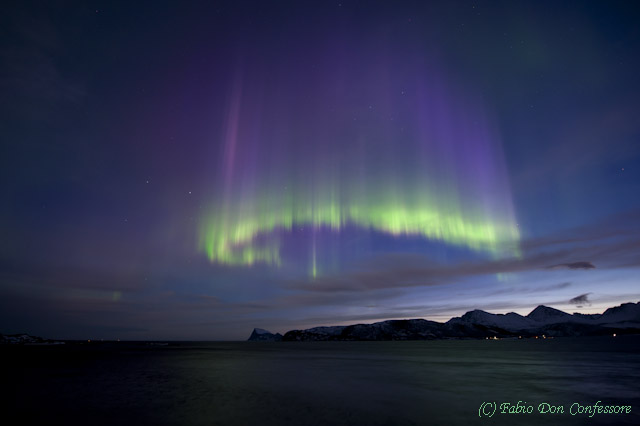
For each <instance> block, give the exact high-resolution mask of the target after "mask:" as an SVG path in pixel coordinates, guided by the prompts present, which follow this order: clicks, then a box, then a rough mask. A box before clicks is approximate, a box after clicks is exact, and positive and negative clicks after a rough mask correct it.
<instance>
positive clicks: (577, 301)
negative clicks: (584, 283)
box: [569, 293, 591, 308]
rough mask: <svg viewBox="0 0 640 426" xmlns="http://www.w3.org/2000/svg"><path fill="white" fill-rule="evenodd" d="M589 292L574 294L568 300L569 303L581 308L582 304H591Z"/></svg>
mask: <svg viewBox="0 0 640 426" xmlns="http://www.w3.org/2000/svg"><path fill="white" fill-rule="evenodd" d="M590 294H591V293H585V294H581V295H580V296H576V297H574V298H573V299H571V300H569V303H571V304H572V305H579V306H578V307H579V308H581V307H582V306H583V305H587V306H591V301H590V300H589V295H590Z"/></svg>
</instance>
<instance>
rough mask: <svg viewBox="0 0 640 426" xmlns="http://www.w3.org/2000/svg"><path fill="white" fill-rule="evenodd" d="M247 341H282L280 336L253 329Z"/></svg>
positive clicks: (260, 329)
mask: <svg viewBox="0 0 640 426" xmlns="http://www.w3.org/2000/svg"><path fill="white" fill-rule="evenodd" d="M249 340H250V341H257V342H279V341H280V340H282V334H280V333H276V334H273V333H272V332H270V331H268V330H265V329H262V328H254V329H253V331H252V332H251V336H249Z"/></svg>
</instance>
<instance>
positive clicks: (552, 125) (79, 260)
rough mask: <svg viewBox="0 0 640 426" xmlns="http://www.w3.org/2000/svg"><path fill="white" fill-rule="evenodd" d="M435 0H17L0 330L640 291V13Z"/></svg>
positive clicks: (179, 331)
mask: <svg viewBox="0 0 640 426" xmlns="http://www.w3.org/2000/svg"><path fill="white" fill-rule="evenodd" d="M425 3H426V2H403V1H388V2H370V1H367V2H365V1H361V2H356V1H336V2H325V1H323V2H320V1H318V2H313V1H310V2H287V1H277V2H276V1H273V2H272V1H255V2H252V1H249V2H242V1H240V2H237V1H235V2H231V1H230V2H134V3H133V4H130V2H74V1H71V2H56V3H51V2H29V1H20V2H11V3H9V4H8V5H7V6H5V13H3V14H2V17H1V18H0V24H1V25H0V27H1V28H2V30H1V32H0V34H1V35H0V56H1V60H0V91H1V93H2V96H1V99H2V101H1V102H0V110H1V112H2V115H1V116H0V117H1V118H0V130H1V134H2V144H1V151H0V162H1V170H2V172H1V173H2V178H1V180H0V190H1V191H2V204H1V206H0V223H1V228H0V236H1V238H0V327H1V329H0V331H1V332H4V333H14V332H23V331H24V332H30V333H32V334H40V335H45V336H50V337H59V338H80V339H84V338H94V339H95V338H105V339H112V338H121V339H211V340H213V339H243V338H245V337H246V336H248V333H250V331H251V329H252V328H253V327H262V328H267V329H270V330H272V331H280V332H283V331H287V330H289V329H294V328H301V327H308V326H314V325H331V324H342V323H351V322H372V321H376V320H381V319H388V318H428V319H435V320H446V319H448V318H449V317H451V316H456V315H460V314H462V313H464V312H465V311H467V310H470V309H474V308H480V309H486V310H489V311H493V312H508V311H517V312H521V313H527V312H528V311H530V310H531V309H533V308H534V307H535V306H536V305H538V304H541V303H544V304H548V305H552V306H554V307H557V308H560V309H565V310H569V311H581V312H600V311H602V310H603V309H604V308H606V307H608V306H612V305H615V304H619V303H621V302H627V301H637V300H638V299H639V298H640V297H639V296H640V290H639V288H640V287H639V284H640V282H638V276H639V274H638V266H639V265H640V227H639V225H638V223H640V222H639V219H640V197H638V195H637V194H639V193H640V140H639V138H640V124H639V123H640V120H638V111H640V105H639V104H640V101H639V99H640V96H638V95H640V87H639V85H640V81H639V80H638V78H637V75H639V74H640V72H639V71H640V63H639V59H638V55H637V52H639V51H640V29H639V27H638V25H637V22H638V19H639V18H640V13H639V12H640V8H638V6H637V5H635V4H634V3H633V2H584V1H583V2H551V1H549V2H482V1H469V2H467V1H461V2H455V3H454V2H429V3H428V4H425ZM584 295H586V297H583V298H581V299H580V300H582V301H583V302H584V303H580V304H576V303H571V302H570V300H571V299H573V298H575V297H577V296H584Z"/></svg>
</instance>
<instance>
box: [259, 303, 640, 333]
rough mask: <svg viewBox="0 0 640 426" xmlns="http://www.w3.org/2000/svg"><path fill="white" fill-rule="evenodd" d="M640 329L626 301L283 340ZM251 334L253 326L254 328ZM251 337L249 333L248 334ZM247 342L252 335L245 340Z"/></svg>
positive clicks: (474, 314)
mask: <svg viewBox="0 0 640 426" xmlns="http://www.w3.org/2000/svg"><path fill="white" fill-rule="evenodd" d="M614 332H615V333H640V302H638V303H625V304H623V305H621V306H616V307H614V308H609V309H607V310H606V311H605V312H604V313H602V314H593V315H585V314H577V313H576V314H568V313H566V312H563V311H560V310H558V309H554V308H551V307H548V306H543V305H540V306H538V307H536V308H535V309H534V310H533V311H531V313H529V314H528V315H527V316H522V315H519V314H516V313H515V312H510V313H508V314H492V313H489V312H485V311H481V310H477V309H476V310H473V311H470V312H467V313H466V314H464V315H462V316H461V317H456V318H452V319H450V320H449V321H447V322H446V323H439V322H434V321H427V320H423V319H411V320H390V321H382V322H377V323H373V324H354V325H349V326H335V327H314V328H310V329H307V330H291V331H289V332H287V333H285V335H284V336H283V337H282V340H285V341H310V340H311V341H318V340H428V339H449V338H484V337H531V336H538V335H546V336H578V335H580V336H582V335H611V334H613V333H614ZM254 333H255V330H254ZM252 336H253V334H252ZM250 340H251V339H250Z"/></svg>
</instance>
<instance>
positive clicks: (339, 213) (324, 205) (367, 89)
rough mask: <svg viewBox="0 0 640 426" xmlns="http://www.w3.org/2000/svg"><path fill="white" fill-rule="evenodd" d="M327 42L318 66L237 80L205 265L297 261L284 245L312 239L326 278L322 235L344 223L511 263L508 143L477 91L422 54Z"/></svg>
mask: <svg viewBox="0 0 640 426" xmlns="http://www.w3.org/2000/svg"><path fill="white" fill-rule="evenodd" d="M318 43H319V44H320V45H322V47H319V48H318V49H316V51H319V52H324V54H322V53H320V54H319V55H318V56H315V57H314V58H308V57H305V56H304V53H303V52H298V53H299V55H298V56H296V55H295V54H293V55H292V54H287V55H284V54H283V55H282V56H281V57H279V58H277V59H278V60H273V58H271V60H270V61H269V65H268V66H267V65H265V63H264V62H263V61H261V60H260V58H259V57H258V58H253V59H252V60H247V62H248V63H245V64H244V66H243V67H242V69H243V70H244V72H243V73H240V72H239V71H236V72H235V73H234V76H233V78H232V81H233V83H232V84H231V85H230V86H231V89H230V93H229V97H228V103H227V104H228V110H229V112H228V114H227V116H226V121H225V123H224V126H223V127H224V129H225V131H224V134H223V136H224V140H223V143H222V146H223V149H224V152H223V153H222V156H221V158H223V164H222V165H221V166H222V167H221V168H220V170H222V173H221V174H220V175H219V176H218V177H217V178H216V179H215V181H214V182H212V184H211V193H210V195H211V200H210V203H209V208H208V209H207V212H206V214H205V215H203V217H202V220H201V226H200V231H199V232H200V244H201V248H202V249H203V250H204V251H205V252H206V254H207V256H208V257H209V259H210V260H211V261H214V262H218V263H223V264H232V265H251V264H254V263H266V264H274V265H281V264H283V262H285V263H292V262H294V260H293V259H290V260H287V259H283V258H282V248H283V247H284V246H287V245H293V246H300V244H298V243H299V241H298V242H295V241H294V240H300V239H307V240H308V241H307V247H308V250H309V252H308V253H309V255H308V256H307V257H306V259H308V262H309V263H310V264H309V265H308V267H307V268H306V269H307V271H308V273H309V275H311V276H316V275H317V274H319V273H321V272H322V270H323V264H322V263H323V261H324V260H326V259H327V257H326V256H324V254H323V252H324V250H329V249H330V248H327V247H324V246H323V245H322V244H321V243H320V240H316V234H317V233H319V234H323V233H327V232H329V233H334V234H335V233H340V232H341V230H343V229H344V228H345V227H354V228H356V229H358V230H359V232H364V233H371V232H374V233H384V234H390V235H394V236H398V237H402V236H417V237H422V238H424V239H427V240H434V241H440V242H442V243H445V244H450V245H455V246H462V247H467V248H469V249H472V250H476V251H479V252H483V253H488V254H490V255H492V256H496V255H499V254H510V255H513V254H515V253H514V252H513V249H512V251H511V252H510V253H505V252H504V250H503V248H502V247H503V243H514V242H516V243H517V241H518V239H519V232H518V229H517V226H516V224H515V218H514V213H513V206H512V201H511V195H510V188H509V184H508V175H507V172H506V169H505V164H504V159H503V154H502V149H501V143H500V140H499V136H498V134H497V132H495V131H494V130H493V128H492V127H491V122H490V119H489V118H488V117H487V115H486V113H485V109H484V107H483V105H482V103H481V102H479V101H478V99H477V97H475V96H474V94H473V92H472V91H469V90H464V89H462V88H461V87H459V86H455V85H454V84H453V83H452V82H451V81H449V79H447V78H445V77H444V75H443V72H442V71H440V69H439V68H438V67H437V66H436V65H435V64H434V62H435V61H433V62H428V61H427V59H425V58H426V56H425V55H418V54H416V52H409V53H404V54H399V53H396V52H394V51H391V50H388V51H386V52H379V51H375V50H364V51H363V50H359V51H358V50H355V49H354V50H352V51H349V52H347V50H344V49H345V48H344V46H343V48H342V50H341V49H336V50H332V49H331V48H330V47H329V46H326V45H324V44H325V43H321V42H318ZM292 53H296V52H292ZM294 57H296V58H300V57H302V58H305V59H307V61H304V60H300V61H295V60H293V59H292V58H294ZM395 64H402V66H400V67H397V66H395ZM247 70H250V71H247ZM291 75H295V78H290V76H291ZM265 80H268V81H269V84H266V83H265ZM219 167H220V166H219V165H218V166H216V168H217V169H218V168H219ZM305 228H306V229H308V228H312V234H311V235H310V234H308V233H305V232H300V230H303V229H305ZM511 247H513V244H511ZM298 263H299V262H298Z"/></svg>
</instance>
